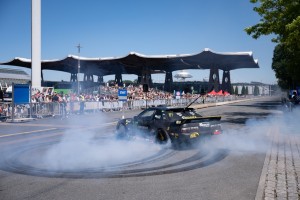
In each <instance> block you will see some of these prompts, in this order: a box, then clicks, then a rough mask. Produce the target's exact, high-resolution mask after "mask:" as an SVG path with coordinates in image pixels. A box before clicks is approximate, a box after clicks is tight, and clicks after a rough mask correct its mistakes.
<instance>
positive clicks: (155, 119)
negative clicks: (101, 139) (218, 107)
mask: <svg viewBox="0 0 300 200" xmlns="http://www.w3.org/2000/svg"><path fill="white" fill-rule="evenodd" d="M220 120H221V117H220V116H210V117H203V116H201V115H200V114H198V113H197V112H196V111H195V110H194V109H193V108H187V107H185V108H176V107H166V106H159V107H151V108H148V109H145V110H144V111H142V112H141V113H140V114H139V115H137V116H135V117H133V118H126V119H121V120H120V121H119V122H118V124H117V127H116V134H117V137H118V138H132V137H136V136H138V135H140V136H142V137H145V138H147V139H149V140H152V141H155V142H159V143H166V142H167V141H169V140H170V141H171V142H172V143H174V144H180V143H190V142H192V141H199V139H200V140H201V138H205V137H206V136H213V135H218V134H220V133H221V122H220Z"/></svg>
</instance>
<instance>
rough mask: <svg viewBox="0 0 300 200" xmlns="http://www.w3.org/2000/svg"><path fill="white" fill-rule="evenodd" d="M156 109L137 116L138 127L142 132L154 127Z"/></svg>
mask: <svg viewBox="0 0 300 200" xmlns="http://www.w3.org/2000/svg"><path fill="white" fill-rule="evenodd" d="M154 114H155V109H147V110H145V111H143V112H141V113H140V114H139V115H138V116H137V126H138V128H139V129H140V130H148V129H149V128H150V127H151V126H153V122H154V120H153V118H154Z"/></svg>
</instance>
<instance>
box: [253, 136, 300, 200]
mask: <svg viewBox="0 0 300 200" xmlns="http://www.w3.org/2000/svg"><path fill="white" fill-rule="evenodd" d="M255 199H256V200H262V199H263V200H299V199H300V136H299V135H296V134H278V135H274V136H273V140H272V143H271V146H270V149H269V151H268V152H267V154H266V158H265V163H264V167H263V170H262V175H261V178H260V182H259V187H258V190H257V194H256V198H255Z"/></svg>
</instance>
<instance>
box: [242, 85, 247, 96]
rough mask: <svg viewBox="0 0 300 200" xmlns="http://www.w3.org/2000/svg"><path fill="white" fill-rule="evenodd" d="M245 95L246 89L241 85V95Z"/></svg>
mask: <svg viewBox="0 0 300 200" xmlns="http://www.w3.org/2000/svg"><path fill="white" fill-rule="evenodd" d="M245 93H246V88H245V86H244V85H243V87H242V95H245Z"/></svg>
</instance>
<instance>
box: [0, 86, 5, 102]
mask: <svg viewBox="0 0 300 200" xmlns="http://www.w3.org/2000/svg"><path fill="white" fill-rule="evenodd" d="M0 101H2V102H3V101H4V94H3V91H2V90H1V89H0Z"/></svg>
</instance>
